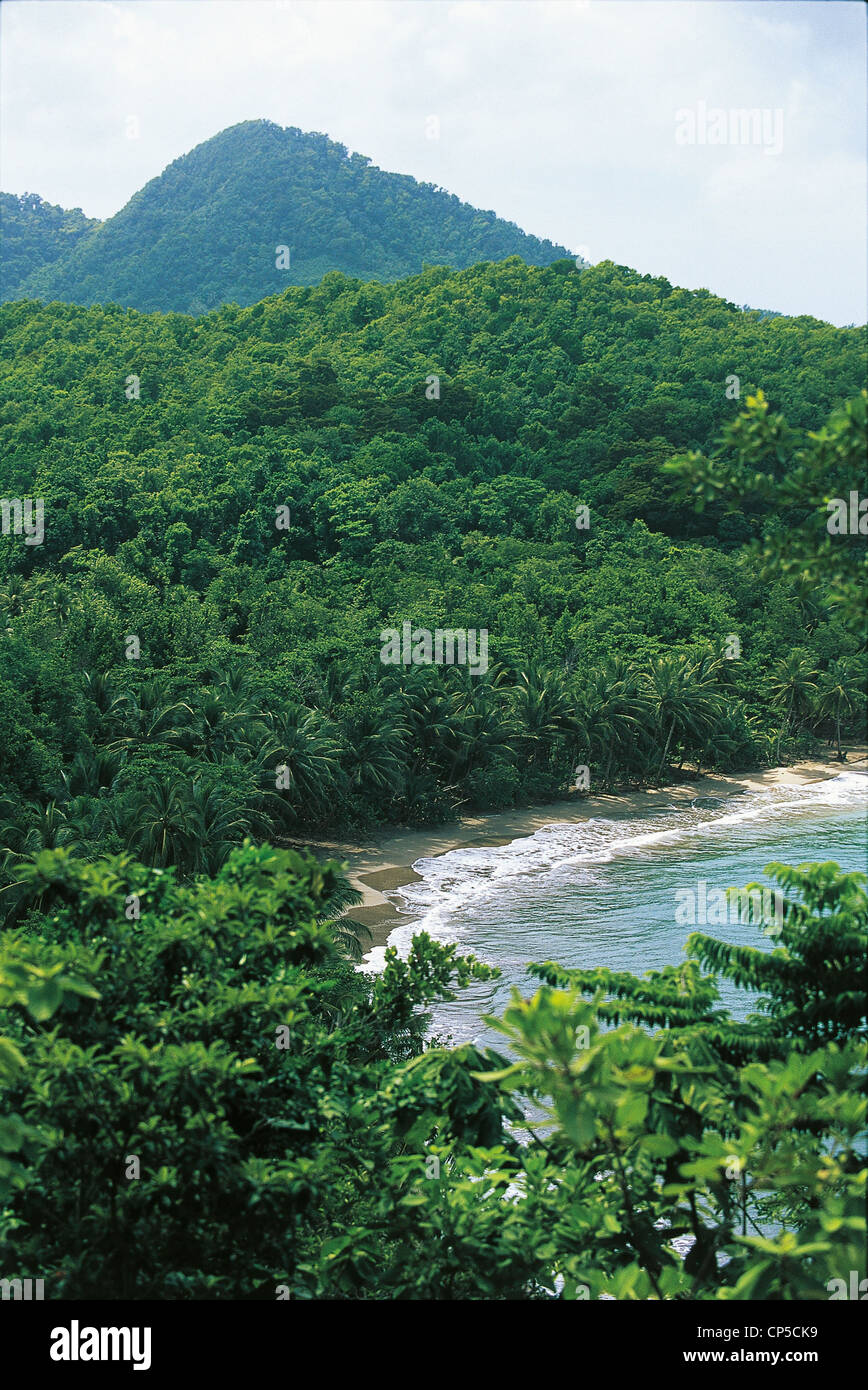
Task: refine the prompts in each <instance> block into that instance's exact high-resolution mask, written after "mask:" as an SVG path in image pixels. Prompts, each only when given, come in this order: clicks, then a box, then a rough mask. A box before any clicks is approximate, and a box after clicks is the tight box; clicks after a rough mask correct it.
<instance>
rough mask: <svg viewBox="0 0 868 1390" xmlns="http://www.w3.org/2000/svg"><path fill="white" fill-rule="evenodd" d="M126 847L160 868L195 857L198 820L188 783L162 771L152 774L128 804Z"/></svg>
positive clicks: (181, 863)
mask: <svg viewBox="0 0 868 1390" xmlns="http://www.w3.org/2000/svg"><path fill="white" fill-rule="evenodd" d="M129 809H130V811H131V825H130V828H129V830H128V845H127V848H129V849H131V850H133V851H134V852H135V853H136V854H137V855H138V856H139V858H141V859H142V860H143V862H144V863H146V864H153V865H154V866H155V867H156V868H160V869H164V868H166V867H167V866H168V865H170V864H175V865H178V866H185V865H186V864H187V863H188V862H189V861H190V860H191V859H192V858H195V843H196V835H197V832H198V831H199V830H200V828H201V820H200V818H199V816H198V814H197V808H196V807H195V806H193V805H192V803H191V798H190V788H189V783H187V782H186V781H185V780H183V779H181V778H178V777H172V776H171V775H170V774H165V775H164V776H162V777H153V778H151V779H150V781H149V782H147V783H146V784H145V786H144V787H143V788H142V789H141V790H140V791H139V793H138V794H137V795H136V796H134V797H133V799H132V801H131V803H130V808H129Z"/></svg>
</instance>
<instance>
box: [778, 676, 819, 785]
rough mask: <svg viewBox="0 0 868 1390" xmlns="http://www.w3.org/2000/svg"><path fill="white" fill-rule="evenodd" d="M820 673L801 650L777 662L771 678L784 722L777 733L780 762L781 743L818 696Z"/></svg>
mask: <svg viewBox="0 0 868 1390" xmlns="http://www.w3.org/2000/svg"><path fill="white" fill-rule="evenodd" d="M816 677H817V671H816V669H815V668H814V666H813V665H812V664H811V661H810V659H809V658H808V657H807V656H805V654H804V653H803V652H801V651H799V650H796V651H792V652H788V653H787V655H786V656H785V657H783V658H782V659H781V660H780V661H778V662H777V663H776V665H775V666H774V667H773V668H772V672H771V675H770V676H769V693H770V696H771V702H772V704H773V705H783V706H784V708H785V711H786V713H785V715H784V721H783V724H782V725H781V727H780V729H779V731H778V742H777V748H776V749H775V759H776V761H778V762H779V761H780V756H781V741H782V739H783V737H784V735H785V734H788V733H789V732H790V727H791V725H793V724H794V723H796V722H797V721H798V719H799V716H800V715H804V714H805V713H807V711H808V710H809V709H810V707H811V705H812V703H813V701H814V700H815V699H816V696H817V682H816Z"/></svg>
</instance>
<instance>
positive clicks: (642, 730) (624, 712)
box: [580, 658, 651, 787]
mask: <svg viewBox="0 0 868 1390" xmlns="http://www.w3.org/2000/svg"><path fill="white" fill-rule="evenodd" d="M580 711H581V712H580V719H581V723H582V726H583V728H584V729H586V730H587V736H586V746H587V748H588V753H589V757H590V759H591V761H593V762H595V763H597V764H598V765H599V766H601V767H602V769H603V785H604V786H606V787H608V786H611V781H612V772H613V768H614V767H615V765H616V764H621V763H623V764H625V765H627V766H629V765H630V764H631V763H633V764H635V763H636V762H637V760H641V761H642V762H646V761H647V756H646V755H645V754H644V748H643V745H644V744H645V743H647V731H648V727H649V724H650V722H651V719H650V713H649V701H648V698H647V696H646V695H645V694H644V693H643V692H642V691H641V690H640V689H639V688H638V686H637V680H636V673H635V672H634V671H633V669H632V668H631V667H629V666H628V665H627V664H626V662H624V661H623V660H621V659H620V658H607V660H606V661H604V662H603V664H602V666H600V667H598V668H596V669H595V670H594V671H593V672H592V674H591V677H590V679H589V681H588V683H587V684H586V685H585V687H584V689H583V690H582V691H581V696H580Z"/></svg>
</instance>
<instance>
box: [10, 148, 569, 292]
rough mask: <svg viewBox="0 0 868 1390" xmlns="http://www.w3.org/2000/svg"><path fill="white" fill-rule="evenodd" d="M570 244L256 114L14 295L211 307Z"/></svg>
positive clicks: (547, 257)
mask: <svg viewBox="0 0 868 1390" xmlns="http://www.w3.org/2000/svg"><path fill="white" fill-rule="evenodd" d="M568 254H569V253H568V252H567V250H566V249H565V248H564V247H562V246H555V245H553V243H552V242H550V241H540V240H539V239H538V238H537V237H534V236H527V235H526V234H525V233H524V232H522V231H521V230H520V229H519V228H518V227H516V226H515V224H514V223H512V222H504V221H503V220H502V219H501V218H499V217H497V216H496V215H495V214H494V213H493V212H480V211H479V209H477V208H474V207H471V206H470V205H469V204H468V203H462V202H460V201H459V199H458V198H456V197H454V196H452V195H451V194H449V193H447V192H445V191H444V190H443V189H438V188H436V187H435V186H434V185H433V184H421V183H417V181H416V180H415V179H413V178H411V177H410V176H409V175H406V174H390V173H386V172H385V171H384V170H382V169H378V168H377V167H376V166H375V165H372V164H371V161H370V160H369V159H367V158H365V157H364V156H363V155H360V154H353V155H350V154H348V153H347V150H346V148H345V147H344V146H343V145H339V144H336V143H335V142H334V141H333V140H329V139H328V138H327V136H325V135H317V134H304V133H303V132H302V131H300V130H297V129H295V128H294V127H290V128H289V129H284V128H282V127H281V126H278V125H275V124H274V123H273V122H271V121H245V122H243V123H242V124H241V125H236V126H232V127H231V128H230V129H228V130H224V131H222V132H221V133H220V134H219V135H215V136H214V138H213V139H211V140H206V141H205V142H204V144H201V145H198V146H197V147H196V148H195V149H194V150H192V151H191V152H190V153H189V154H186V155H184V156H183V157H182V158H181V159H176V160H175V161H174V163H172V164H170V165H169V167H168V168H167V169H166V170H165V171H164V172H163V173H162V174H161V175H160V176H159V178H155V179H152V180H151V181H150V183H148V184H146V185H145V187H144V188H143V189H141V190H140V192H138V193H137V194H136V195H135V196H134V197H133V198H131V199H130V201H129V203H127V205H126V207H124V208H122V209H121V211H120V212H119V213H118V214H117V215H116V216H115V217H111V218H109V219H108V221H106V222H105V223H103V224H102V225H100V226H99V227H98V229H97V230H96V231H95V232H94V233H93V235H92V236H89V237H88V238H87V239H86V241H83V242H82V243H81V245H79V246H76V247H75V248H74V249H73V250H72V251H71V252H69V253H68V254H63V255H62V256H60V258H59V259H54V258H53V257H51V258H50V257H49V256H48V255H46V256H44V257H43V260H45V261H47V260H49V259H52V260H53V264H51V265H44V266H43V267H42V269H40V270H38V271H37V272H36V273H35V274H33V275H31V276H30V277H29V278H28V279H27V280H26V281H25V282H24V284H21V285H19V287H18V289H17V291H16V297H17V298H23V297H33V298H36V299H42V300H52V299H60V300H67V301H69V302H71V303H74V304H97V303H101V304H107V303H118V304H124V305H130V306H131V307H133V308H136V309H143V310H152V309H162V310H178V311H181V312H190V313H202V312H204V311H205V310H208V309H212V308H216V307H218V306H219V305H220V304H225V303H232V302H234V303H238V304H252V303H253V302H254V301H255V300H258V299H262V298H263V297H264V296H265V295H270V294H274V293H275V292H277V291H279V290H282V289H284V288H285V287H286V286H287V285H313V284H316V283H317V282H318V281H319V280H320V279H321V278H322V276H323V275H324V274H325V273H326V272H327V271H330V270H339V271H342V272H344V273H345V274H347V275H352V276H355V277H357V278H359V279H362V280H396V279H398V278H400V277H401V276H404V275H411V274H415V273H417V272H419V271H421V270H422V267H423V264H425V263H427V264H429V265H439V264H444V265H449V266H455V267H459V268H461V267H465V266H469V265H473V264H475V263H476V262H478V261H500V260H504V259H505V258H506V257H508V256H513V255H519V256H521V257H522V258H523V259H524V260H525V261H527V262H528V263H529V264H531V265H548V264H550V263H551V262H552V261H554V260H557V259H558V258H559V257H563V256H566V255H568ZM7 297H8V296H7Z"/></svg>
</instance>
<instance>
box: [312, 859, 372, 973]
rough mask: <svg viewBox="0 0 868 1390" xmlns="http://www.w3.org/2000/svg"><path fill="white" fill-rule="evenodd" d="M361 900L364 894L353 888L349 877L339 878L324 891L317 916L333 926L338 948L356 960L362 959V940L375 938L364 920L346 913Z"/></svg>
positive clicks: (367, 941)
mask: <svg viewBox="0 0 868 1390" xmlns="http://www.w3.org/2000/svg"><path fill="white" fill-rule="evenodd" d="M361 901H362V895H361V893H360V892H359V890H358V889H357V888H353V886H352V885H351V884H350V883H349V882H348V881H347V879H345V878H337V879H336V880H335V883H334V886H333V888H332V889H331V891H330V892H329V891H325V892H324V894H323V899H322V903H323V907H322V911H321V912H320V913H319V914H318V916H317V921H318V922H323V923H325V924H326V925H327V926H329V927H330V928H331V933H332V936H333V937H334V939H335V944H336V945H337V947H338V949H339V950H340V951H342V952H343V953H344V954H345V955H346V956H348V957H349V959H350V960H351V961H355V962H358V961H360V960H361V959H362V954H363V952H362V942H363V941H364V942H365V944H367V943H369V942H370V941H372V940H373V936H372V934H371V931H370V929H369V928H368V927H366V926H365V924H364V922H357V921H355V920H354V919H353V918H352V917H347V916H345V915H344V914H345V913H346V910H347V908H348V907H353V906H355V904H356V903H360V902H361Z"/></svg>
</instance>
